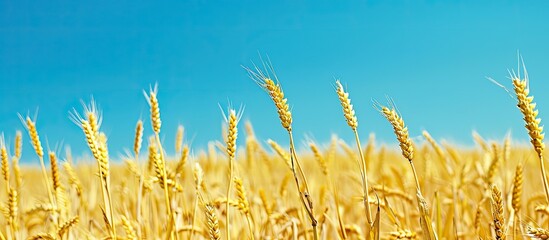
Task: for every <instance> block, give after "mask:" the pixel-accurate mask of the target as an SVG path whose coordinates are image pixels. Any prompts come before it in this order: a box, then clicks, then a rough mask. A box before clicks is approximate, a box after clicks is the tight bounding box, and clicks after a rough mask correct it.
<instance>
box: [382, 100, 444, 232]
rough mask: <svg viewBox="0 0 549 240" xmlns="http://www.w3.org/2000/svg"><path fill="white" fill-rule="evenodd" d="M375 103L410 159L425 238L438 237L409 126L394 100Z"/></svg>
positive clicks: (403, 153)
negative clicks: (388, 104)
mask: <svg viewBox="0 0 549 240" xmlns="http://www.w3.org/2000/svg"><path fill="white" fill-rule="evenodd" d="M375 104H376V107H378V110H379V111H380V112H381V113H382V114H383V115H384V116H385V118H386V119H387V121H389V123H390V124H391V126H392V127H393V130H394V133H395V135H396V137H397V140H398V142H399V146H400V149H401V152H402V156H404V158H406V159H407V160H408V162H409V163H410V167H411V168H412V173H413V175H414V179H415V183H416V197H417V201H418V208H419V212H420V224H421V227H422V229H423V237H424V238H425V239H438V237H437V234H436V232H435V231H434V230H433V226H432V222H431V219H430V217H429V215H430V213H429V211H428V207H427V202H426V201H425V199H424V198H423V194H422V192H421V187H420V184H419V179H418V176H417V172H416V168H415V166H414V162H413V159H414V146H413V144H412V140H411V139H410V136H409V134H408V128H407V127H406V124H405V123H404V120H403V119H402V117H401V116H400V115H399V113H398V112H397V110H396V108H395V106H394V103H393V102H392V101H390V105H391V108H388V107H386V106H382V105H381V104H379V103H377V102H375Z"/></svg>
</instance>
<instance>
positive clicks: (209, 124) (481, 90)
mask: <svg viewBox="0 0 549 240" xmlns="http://www.w3.org/2000/svg"><path fill="white" fill-rule="evenodd" d="M479 2H481V3H479ZM548 10H549V3H548V2H547V1H537V2H536V1H529V2H528V3H523V1H516V2H513V1H334V2H329V1H295V0H291V1H174V2H163V3H158V2H154V3H153V2H151V1H115V2H113V1H19V0H18V1H5V0H4V1H1V2H0V131H3V132H4V133H5V134H6V138H7V139H8V140H13V137H12V135H13V133H14V132H15V130H16V129H21V130H22V129H23V127H22V125H21V123H20V121H19V119H18V117H17V115H16V114H17V113H22V114H26V113H27V112H29V111H30V112H31V113H34V111H35V110H36V109H37V108H39V114H38V121H37V122H38V130H39V131H40V134H41V136H42V140H43V142H44V143H45V142H46V139H47V141H48V142H49V143H50V146H55V144H57V143H59V142H62V141H63V142H64V143H65V144H70V145H71V146H72V148H73V152H74V154H75V155H79V154H81V153H84V152H86V151H87V148H86V145H85V142H84V138H83V135H82V133H81V131H80V129H79V128H78V127H77V126H76V125H74V124H73V123H71V122H70V120H69V118H68V112H69V111H70V110H71V109H72V108H73V107H77V108H78V109H80V103H79V101H80V100H81V99H84V100H86V101H87V100H89V99H90V96H92V95H93V96H94V98H95V99H96V100H97V102H98V103H99V105H100V106H101V108H102V109H103V113H104V122H103V130H104V131H105V132H106V133H107V135H108V137H109V139H110V142H109V143H110V149H111V155H113V156H117V155H118V153H121V152H122V151H123V149H124V148H129V147H130V146H131V144H132V141H133V131H134V126H135V122H136V120H137V119H138V118H140V117H142V118H143V119H145V120H146V123H147V125H146V126H147V128H146V129H147V130H148V132H147V133H150V132H151V131H150V124H149V122H148V105H147V103H146V101H145V98H144V97H143V93H142V90H143V89H148V88H149V85H150V84H154V83H155V82H158V85H159V100H160V107H161V111H162V120H163V128H162V135H163V137H164V138H165V141H166V146H167V147H168V152H172V151H173V150H171V149H173V147H172V146H173V138H174V135H175V129H176V127H177V124H179V123H181V124H183V125H184V126H185V127H186V133H187V137H186V138H187V139H189V140H191V139H192V140H193V147H194V148H195V150H196V149H200V148H203V147H204V146H205V144H206V142H207V141H208V140H215V139H221V134H220V132H221V122H222V114H221V111H220V109H219V107H218V103H220V104H221V105H222V106H226V105H227V102H228V99H229V100H230V101H231V102H232V103H233V105H236V106H238V105H240V104H243V105H245V107H246V110H245V113H244V116H243V119H244V120H251V121H252V122H253V124H254V126H255V128H256V132H257V134H258V135H259V137H260V138H261V139H267V138H273V139H275V140H277V141H280V142H282V143H285V142H286V135H285V132H284V131H283V129H282V128H281V127H280V123H279V121H278V117H277V115H276V111H275V109H274V106H273V104H272V102H271V101H270V99H269V97H268V96H267V94H266V93H265V92H263V91H262V90H261V89H260V88H259V87H258V86H257V85H256V84H255V83H254V82H253V81H252V80H250V79H249V78H248V76H247V74H246V72H245V71H244V70H243V69H242V68H241V67H240V66H241V65H250V62H251V61H252V60H253V61H256V62H257V61H258V60H259V59H258V51H259V52H261V53H266V54H268V55H269V56H270V58H271V60H272V63H273V65H274V67H275V68H276V70H277V73H278V76H279V79H280V81H281V83H282V85H283V88H284V90H285V92H286V95H287V97H288V99H289V103H290V104H291V106H292V110H293V114H294V129H295V131H296V135H297V138H298V139H304V136H305V135H309V136H311V137H313V138H314V139H316V140H318V141H321V142H325V141H327V140H328V139H329V138H330V135H331V134H332V133H337V134H339V135H340V136H342V137H343V138H346V139H349V140H350V139H352V138H351V135H350V130H349V128H348V127H347V125H346V124H345V121H344V119H343V116H342V113H341V108H340V105H339V102H338V100H337V97H336V95H335V92H334V87H333V83H334V78H340V79H341V81H342V82H343V84H344V85H346V86H347V87H348V89H349V91H350V93H351V97H352V100H353V103H354V105H355V108H356V112H357V115H358V119H359V131H360V133H361V134H362V136H363V138H364V140H366V139H367V136H368V133H370V132H376V133H377V136H378V139H380V140H382V141H384V142H389V143H392V142H394V141H395V140H394V137H393V136H392V131H391V128H390V126H389V125H388V123H387V122H386V121H385V120H384V119H383V118H382V116H381V115H380V114H379V113H377V112H376V111H375V110H374V109H373V108H372V103H371V99H372V98H374V99H378V100H381V101H383V100H384V97H385V95H386V94H387V95H389V96H391V97H393V98H394V100H395V102H396V104H397V106H398V107H399V109H400V111H401V112H402V114H403V116H404V119H405V121H406V123H407V124H408V125H409V129H410V133H411V135H412V136H419V135H420V133H421V130H423V129H427V130H428V131H430V132H431V134H432V135H433V136H434V137H435V138H437V139H441V138H445V139H450V140H452V141H454V142H458V143H463V144H470V143H471V142H472V141H471V140H470V136H471V131H472V130H475V129H476V130H477V131H478V132H480V133H481V134H482V135H483V136H485V137H487V138H495V139H497V138H502V137H503V136H504V135H505V133H506V132H507V131H509V130H511V131H512V132H513V135H514V137H515V138H518V139H522V140H525V139H526V133H525V130H524V129H523V127H522V122H521V116H520V113H519V111H518V110H517V109H516V108H515V102H514V100H513V99H511V98H510V97H509V96H508V95H507V94H506V93H505V92H504V91H503V90H501V89H500V88H498V87H496V86H495V85H494V84H492V83H490V82H489V81H487V80H486V79H485V76H491V77H494V78H495V79H498V80H499V81H500V82H502V83H505V84H506V85H507V86H510V81H509V80H508V79H507V78H506V76H507V69H508V68H514V67H515V66H516V59H517V50H520V52H521V53H522V55H523V56H524V58H525V61H526V64H527V67H528V69H529V72H530V78H531V87H532V93H533V94H534V95H535V96H536V101H537V103H538V106H539V109H540V116H541V117H542V118H543V117H544V116H549V115H547V113H549V95H547V94H544V93H546V92H547V91H549V84H548V82H547V79H549V68H548V67H547V63H548V61H549V57H548V56H549V44H548V43H549V24H548V23H549V17H547V11H548ZM545 119H549V118H545ZM544 122H545V121H544ZM542 123H543V122H542ZM241 129H243V126H242V128H241ZM241 136H243V134H242V135H241ZM25 143H28V138H27V137H26V135H25ZM240 143H242V141H240ZM24 148H25V151H24V155H25V157H32V158H33V159H34V155H32V152H31V151H30V150H31V147H30V145H28V144H26V145H25V146H24Z"/></svg>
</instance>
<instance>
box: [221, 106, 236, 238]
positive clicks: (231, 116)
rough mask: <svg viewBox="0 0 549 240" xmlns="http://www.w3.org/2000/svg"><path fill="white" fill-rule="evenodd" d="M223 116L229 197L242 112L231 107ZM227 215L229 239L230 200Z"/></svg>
mask: <svg viewBox="0 0 549 240" xmlns="http://www.w3.org/2000/svg"><path fill="white" fill-rule="evenodd" d="M223 118H224V119H225V122H226V124H227V134H226V135H225V139H226V142H225V143H226V144H227V147H226V151H227V156H228V157H229V182H228V186H227V198H228V199H229V198H231V187H232V181H233V171H234V160H235V155H236V139H237V137H238V127H237V126H238V121H239V120H240V113H239V114H237V113H236V111H235V110H234V109H229V112H228V116H225V113H223ZM225 207H226V211H227V212H226V215H225V218H226V219H225V224H226V234H227V239H231V233H230V228H231V226H230V211H229V210H230V209H229V202H228V201H227V204H226V206H225Z"/></svg>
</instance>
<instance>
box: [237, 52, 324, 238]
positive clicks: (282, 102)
mask: <svg viewBox="0 0 549 240" xmlns="http://www.w3.org/2000/svg"><path fill="white" fill-rule="evenodd" d="M263 64H264V66H265V72H263V71H262V70H261V69H259V68H258V67H257V66H256V67H255V70H252V69H250V68H245V69H246V70H247V71H248V74H249V75H250V78H251V79H253V80H254V81H255V82H256V83H257V84H258V85H259V86H260V87H261V88H263V89H264V90H265V91H266V92H267V93H268V94H269V96H270V97H271V100H272V101H273V103H274V104H275V106H276V109H277V112H278V117H279V119H280V123H281V124H282V127H283V128H285V129H286V131H287V132H288V135H289V138H290V160H291V163H292V165H291V166H292V173H293V175H294V180H295V183H296V187H297V190H298V192H299V197H300V200H301V204H302V205H303V208H304V209H305V211H306V212H307V215H308V217H309V220H310V221H311V226H312V228H313V237H314V239H315V240H317V239H318V231H317V224H318V221H317V220H316V218H315V216H314V210H313V201H312V198H311V195H310V192H311V191H310V190H309V184H308V183H307V178H306V177H305V174H304V172H303V169H302V168H301V164H300V162H299V160H298V158H297V154H296V152H295V146H294V137H293V132H292V113H291V111H290V106H289V104H288V100H287V99H286V98H285V97H284V91H283V90H282V87H281V86H280V83H278V79H277V77H276V73H275V71H274V68H273V67H272V65H271V64H270V62H269V63H267V62H264V63H263ZM269 73H271V74H273V76H274V79H276V80H277V81H276V82H275V81H274V80H273V78H271V77H270V76H269ZM296 168H297V171H296ZM298 172H299V177H298ZM300 178H301V180H302V182H303V186H302V185H301V184H300ZM302 189H303V190H302Z"/></svg>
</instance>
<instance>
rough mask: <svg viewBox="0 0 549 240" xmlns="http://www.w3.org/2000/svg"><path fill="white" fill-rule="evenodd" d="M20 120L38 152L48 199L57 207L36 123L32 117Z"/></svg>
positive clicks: (21, 117) (20, 117)
mask: <svg viewBox="0 0 549 240" xmlns="http://www.w3.org/2000/svg"><path fill="white" fill-rule="evenodd" d="M19 119H21V122H22V123H23V124H24V125H25V128H26V129H27V132H28V133H29V137H30V139H31V145H32V147H33V149H34V151H35V152H36V155H37V156H38V159H39V160H40V167H41V169H42V177H43V178H44V179H43V181H44V185H45V187H46V189H47V191H48V199H49V200H50V203H51V204H52V205H53V206H55V202H54V199H53V194H52V191H51V186H50V181H49V178H48V173H47V171H46V165H45V164H44V149H43V148H42V143H41V142H40V136H39V135H38V130H36V121H35V120H31V118H30V117H28V116H27V117H26V118H25V119H23V116H21V115H19Z"/></svg>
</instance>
